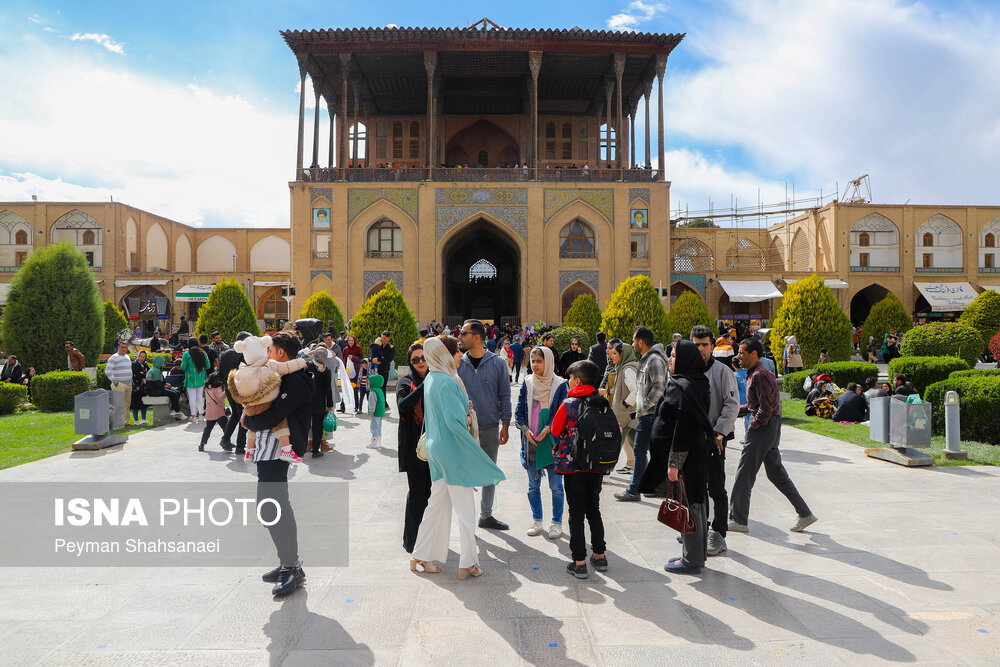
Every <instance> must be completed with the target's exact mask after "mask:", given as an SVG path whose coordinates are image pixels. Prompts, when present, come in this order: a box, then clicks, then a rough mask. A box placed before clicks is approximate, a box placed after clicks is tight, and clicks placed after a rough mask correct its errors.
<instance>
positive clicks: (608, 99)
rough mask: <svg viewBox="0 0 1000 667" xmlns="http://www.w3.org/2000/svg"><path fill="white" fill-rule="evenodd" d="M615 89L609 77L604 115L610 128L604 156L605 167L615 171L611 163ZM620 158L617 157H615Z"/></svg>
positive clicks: (605, 93) (605, 91) (606, 81)
mask: <svg viewBox="0 0 1000 667" xmlns="http://www.w3.org/2000/svg"><path fill="white" fill-rule="evenodd" d="M614 89H615V80H614V79H612V78H611V77H607V78H606V79H605V80H604V114H605V118H606V120H605V124H606V125H607V127H608V135H607V136H608V138H607V152H606V153H605V154H604V167H605V169H613V168H614V167H613V165H614V163H613V162H612V161H611V144H612V142H611V93H613V92H614ZM615 141H616V142H617V141H618V131H617V130H616V131H615ZM617 148H618V147H617V145H616V146H615V151H616V153H617ZM615 157H616V158H617V157H618V156H617V155H616V156H615Z"/></svg>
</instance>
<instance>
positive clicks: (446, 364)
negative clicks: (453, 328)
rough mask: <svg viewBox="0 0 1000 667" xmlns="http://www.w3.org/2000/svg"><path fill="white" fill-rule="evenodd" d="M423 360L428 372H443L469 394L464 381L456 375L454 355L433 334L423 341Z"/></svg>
mask: <svg viewBox="0 0 1000 667" xmlns="http://www.w3.org/2000/svg"><path fill="white" fill-rule="evenodd" d="M424 360H425V361H426V362H427V372H428V373H444V374H445V375H448V376H450V377H452V378H454V379H455V381H456V382H458V386H460V387H461V388H462V391H464V392H465V395H466V396H468V395H469V392H468V391H466V389H465V383H464V382H462V378H460V377H459V376H458V369H457V368H455V357H453V356H452V354H451V352H449V351H448V348H447V347H445V345H444V343H443V342H441V339H440V338H437V337H436V336H435V337H433V338H428V339H427V340H426V341H424Z"/></svg>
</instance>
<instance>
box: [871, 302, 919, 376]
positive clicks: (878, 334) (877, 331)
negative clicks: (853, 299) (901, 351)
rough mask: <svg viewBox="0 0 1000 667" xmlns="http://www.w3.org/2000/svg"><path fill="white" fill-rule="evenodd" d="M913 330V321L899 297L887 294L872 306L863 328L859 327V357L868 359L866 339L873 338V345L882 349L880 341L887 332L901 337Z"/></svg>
mask: <svg viewBox="0 0 1000 667" xmlns="http://www.w3.org/2000/svg"><path fill="white" fill-rule="evenodd" d="M912 328H913V321H912V320H911V319H910V315H909V313H907V312H906V308H905V307H904V306H903V302H902V301H900V300H899V297H898V296H896V295H895V294H893V293H892V292H889V294H887V295H886V297H885V298H884V299H882V300H881V301H879V302H878V303H876V304H875V305H874V306H872V309H871V311H870V312H869V313H868V317H867V318H865V323H864V326H862V327H861V350H862V354H861V356H862V357H864V358H866V359H867V358H868V352H867V350H868V337H869V336H874V337H875V343H876V344H877V345H878V347H879V349H882V341H883V340H885V335H886V334H887V333H889V331H895V332H896V333H897V334H899V335H900V336H902V335H903V334H905V333H906V332H907V331H909V330H910V329H912Z"/></svg>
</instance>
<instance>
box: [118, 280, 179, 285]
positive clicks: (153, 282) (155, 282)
mask: <svg viewBox="0 0 1000 667" xmlns="http://www.w3.org/2000/svg"><path fill="white" fill-rule="evenodd" d="M169 282H170V281H169V280H116V281H115V287H140V286H142V285H166V284H167V283H169Z"/></svg>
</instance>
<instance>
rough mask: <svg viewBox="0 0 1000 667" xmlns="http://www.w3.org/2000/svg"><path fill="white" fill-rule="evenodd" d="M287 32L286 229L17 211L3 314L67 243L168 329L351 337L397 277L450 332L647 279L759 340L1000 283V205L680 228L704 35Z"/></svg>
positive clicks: (117, 296) (423, 313) (1, 244)
mask: <svg viewBox="0 0 1000 667" xmlns="http://www.w3.org/2000/svg"><path fill="white" fill-rule="evenodd" d="M281 35H282V37H283V38H284V40H285V42H286V43H287V45H288V47H289V49H290V50H291V52H292V54H293V55H294V58H295V61H296V63H297V65H298V72H299V79H300V83H301V94H300V100H299V118H298V144H297V151H296V164H295V168H294V170H290V174H291V175H292V177H293V180H291V181H290V182H289V184H288V186H289V194H290V200H291V206H290V220H289V226H288V227H287V228H279V229H205V228H196V227H192V226H189V225H184V224H181V223H178V222H174V221H171V220H167V219H165V218H162V217H160V216H157V215H154V214H151V213H148V212H145V211H141V210H139V209H136V208H133V207H130V206H126V205H124V204H117V203H104V204H101V203H97V204H95V203H54V202H20V203H0V304H2V302H3V301H4V299H5V296H6V291H7V284H5V281H9V279H10V277H11V276H12V275H13V272H15V271H16V270H17V268H18V266H20V264H21V263H22V262H23V260H24V258H25V257H26V256H27V254H28V253H30V252H31V250H32V248H34V247H38V246H39V245H43V244H45V243H49V242H53V241H58V240H68V241H70V242H71V243H74V244H75V245H77V247H79V248H80V250H81V251H82V252H84V253H86V256H87V258H88V261H89V262H90V263H91V265H92V267H93V270H94V274H95V279H97V280H98V282H99V284H100V285H101V289H102V291H103V295H104V298H105V299H111V300H113V301H115V302H116V303H117V304H119V305H120V306H121V307H122V308H123V310H124V311H125V312H126V314H127V315H128V316H129V317H130V318H131V319H133V320H139V321H140V322H142V323H143V326H144V328H145V329H146V331H147V332H148V331H151V330H152V328H153V327H155V326H158V325H159V326H161V328H164V329H166V328H167V327H164V326H162V322H163V321H167V322H171V323H173V324H176V323H177V321H178V319H179V315H180V314H181V313H184V314H186V315H188V317H189V318H190V319H195V318H196V317H197V308H198V305H199V303H202V302H204V300H205V299H206V298H207V293H208V291H210V290H211V287H212V285H214V284H215V283H216V282H217V281H218V280H220V279H222V278H225V277H230V276H235V277H236V278H237V279H238V280H240V282H241V283H243V284H244V285H245V288H246V289H247V293H248V295H249V296H250V299H251V302H252V303H253V305H254V308H255V309H256V311H257V315H258V318H259V320H260V323H261V326H262V327H263V328H265V329H275V328H279V327H280V326H281V325H282V324H284V322H285V321H286V320H287V319H288V318H289V316H291V317H292V318H294V316H295V315H296V314H297V313H298V312H299V311H300V310H301V308H302V305H303V304H304V302H305V300H306V299H307V298H308V297H309V295H310V294H312V293H314V292H317V291H319V290H323V289H325V290H328V291H329V292H330V293H331V294H332V295H333V297H334V298H335V299H336V301H337V302H338V304H339V305H340V307H341V309H342V310H343V311H344V314H345V316H347V317H350V316H351V315H353V314H354V313H355V312H357V310H358V308H359V307H360V306H361V304H362V303H363V302H364V300H365V299H366V298H367V297H368V296H370V295H371V294H373V293H374V292H375V291H377V290H379V289H380V288H381V287H382V286H384V285H385V284H386V283H387V282H388V281H390V280H391V281H394V283H395V284H396V286H397V287H398V288H399V289H400V290H401V291H402V292H403V295H404V296H405V298H406V300H407V302H408V303H409V305H410V307H411V308H412V309H413V311H414V314H415V315H416V317H417V320H418V321H420V322H427V321H430V320H440V321H444V322H446V323H448V324H455V323H457V322H459V321H461V320H463V319H465V318H466V317H470V316H471V317H478V318H481V319H484V320H489V321H496V322H515V323H522V322H537V321H540V320H544V321H547V322H558V321H561V320H562V318H563V316H564V314H565V313H566V311H567V310H568V308H569V305H570V304H571V303H572V301H573V299H575V298H576V297H577V296H578V295H580V294H582V293H590V294H592V295H594V296H595V297H596V298H597V300H598V303H601V304H603V303H604V302H605V301H606V300H607V298H608V297H609V296H610V295H611V293H612V291H613V290H614V288H615V287H616V286H617V285H618V284H619V283H620V282H621V281H623V280H625V279H626V278H628V277H629V276H634V275H646V276H649V277H650V279H651V280H652V281H653V284H654V285H656V286H657V287H659V288H661V290H662V294H663V300H664V304H665V305H667V306H668V307H669V304H670V303H671V302H672V300H673V299H675V298H676V297H677V296H678V295H679V294H680V293H682V292H683V291H686V290H690V291H694V292H696V293H698V294H699V295H700V296H701V297H702V298H703V299H704V300H705V302H706V303H707V304H708V307H709V310H710V311H712V312H714V313H715V314H716V316H717V317H718V318H719V319H720V320H733V319H746V320H752V321H760V322H764V321H766V320H767V319H768V318H770V317H771V316H772V315H773V313H774V310H775V308H776V307H777V305H778V304H779V302H780V298H781V294H782V292H783V291H784V289H785V287H786V286H787V285H788V284H789V283H791V282H793V281H795V280H798V279H801V278H802V277H805V276H808V275H811V274H812V273H818V274H819V275H821V276H822V277H824V279H826V281H827V284H828V285H829V286H830V287H831V288H832V289H833V290H834V293H835V294H837V296H838V299H839V300H840V303H841V304H842V306H843V307H844V309H845V311H846V312H849V313H850V315H851V318H852V320H853V321H854V322H855V323H858V324H859V323H861V322H862V321H863V320H864V317H865V316H867V314H868V311H869V310H870V309H871V306H872V305H873V304H874V303H875V302H876V301H877V300H879V299H880V298H882V297H883V296H884V295H885V294H887V293H888V292H889V291H892V292H895V293H896V294H897V295H898V296H899V297H900V299H901V300H902V301H903V303H904V305H905V306H906V307H907V308H908V309H909V310H910V311H911V312H912V313H913V314H914V316H915V317H917V318H918V319H930V318H936V317H945V318H947V317H951V316H953V315H954V314H956V313H958V312H960V311H961V309H962V308H964V307H965V305H967V304H968V302H969V301H971V299H972V298H974V297H975V295H976V294H977V293H978V290H982V289H989V288H995V286H1000V276H997V277H996V278H993V276H994V275H995V274H996V273H1000V268H998V267H1000V261H998V258H997V253H1000V249H997V242H998V236H1000V206H994V207H980V206H918V205H909V204H907V205H898V206H897V205H885V204H870V203H839V202H833V203H831V204H828V205H825V206H818V207H816V208H814V209H811V210H809V211H807V212H805V213H803V214H801V215H799V216H798V217H795V218H792V219H789V220H788V221H785V222H782V223H779V224H776V225H771V226H769V227H767V228H765V229H757V228H753V229H746V228H722V229H720V228H687V227H683V226H680V227H675V226H673V225H672V224H671V222H670V219H669V210H670V182H669V181H668V180H667V177H668V176H669V171H670V165H669V164H667V165H665V168H658V169H653V168H651V166H652V165H664V145H663V137H664V122H665V119H664V117H663V112H662V109H663V104H662V100H663V88H664V85H665V84H664V78H665V74H666V65H667V60H668V56H669V55H670V53H671V52H672V50H673V49H674V48H675V47H676V46H677V45H678V44H679V43H680V42H681V40H682V38H683V35H675V34H648V33H633V32H613V31H590V30H580V29H578V28H574V29H572V30H523V29H506V28H501V27H499V26H496V25H495V24H493V23H492V22H490V21H489V20H487V19H483V20H482V21H480V22H478V23H476V24H474V25H473V26H470V27H468V28H464V29H463V28H456V29H443V28H367V29H346V30H340V29H338V30H308V31H285V32H282V33H281ZM307 79H308V82H307ZM653 95H656V97H657V100H658V104H657V108H658V109H660V112H659V113H658V114H657V115H655V116H654V117H652V118H651V117H650V114H649V113H648V111H649V108H650V99H651V97H652V96H653ZM307 96H310V97H311V98H312V100H311V101H312V102H314V104H313V109H314V110H313V112H312V113H310V114H307V113H306V107H307V104H306V102H307ZM640 108H642V109H643V111H644V113H642V114H639V113H638V112H639V109H640ZM637 117H640V118H643V119H644V127H643V128H642V132H641V134H640V136H641V137H642V141H641V142H639V143H637V142H636V131H635V130H636V126H635V120H636V118H637ZM651 122H652V123H655V125H656V128H655V129H654V128H651V127H650V125H651ZM323 124H328V125H329V137H330V140H329V142H328V143H324V144H323V145H321V142H320V127H321V125H323ZM654 133H655V135H656V137H657V138H658V139H657V141H656V145H655V146H651V145H650V137H651V136H653V135H654ZM654 156H655V158H654ZM289 287H293V288H295V289H294V290H288V289H287V288H289Z"/></svg>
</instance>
